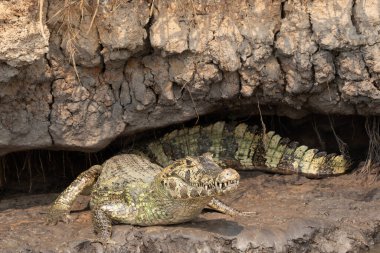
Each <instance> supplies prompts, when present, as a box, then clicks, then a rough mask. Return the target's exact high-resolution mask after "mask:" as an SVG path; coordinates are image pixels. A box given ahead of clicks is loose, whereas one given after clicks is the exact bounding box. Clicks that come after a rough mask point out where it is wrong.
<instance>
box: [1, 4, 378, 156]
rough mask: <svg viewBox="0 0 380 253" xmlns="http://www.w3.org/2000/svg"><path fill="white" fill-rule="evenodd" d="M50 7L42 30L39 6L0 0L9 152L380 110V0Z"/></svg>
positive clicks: (4, 132) (4, 148)
mask: <svg viewBox="0 0 380 253" xmlns="http://www.w3.org/2000/svg"><path fill="white" fill-rule="evenodd" d="M41 2H43V3H44V5H43V8H42V10H43V12H42V28H43V31H44V32H43V33H41V26H40V25H41V23H40V21H39V8H38V5H37V4H36V1H34V0H27V1H21V0H11V1H2V2H1V3H0V20H1V21H2V22H0V31H1V32H0V115H1V116H0V154H1V153H7V152H11V151H15V150H23V149H33V148H65V149H70V150H95V149H96V150H98V149H100V148H102V147H104V146H106V145H107V144H109V143H110V142H111V141H112V140H113V139H115V138H116V137H118V136H122V135H127V136H130V135H131V134H133V133H134V132H136V131H142V130H149V129H154V128H157V127H162V126H166V125H169V124H173V123H175V122H183V121H186V120H188V119H192V118H195V117H196V116H197V115H204V114H208V113H211V112H215V111H216V110H220V109H223V110H228V109H231V108H233V109H239V110H240V111H242V112H244V113H245V115H252V114H257V113H258V110H257V103H258V102H259V103H260V105H261V106H262V112H263V113H264V114H277V115H285V116H287V117H291V118H300V117H303V116H304V115H306V114H308V113H322V114H327V113H328V114H345V115H358V114H360V115H376V114H377V115H378V114H379V113H380V106H379V103H380V90H379V82H380V81H379V80H380V79H379V73H380V65H379V63H378V62H379V61H380V59H379V55H380V53H379V52H380V44H379V42H380V35H379V31H380V0H322V1H311V0H307V1H303V0H302V1H299V0H297V1H293V0H292V1H280V0H275V1H273V0H265V1H262V0H250V1H248V0H247V1H189V0H181V1H166V0H161V1H145V0H136V1H116V0H115V1H100V5H99V6H97V5H96V1H79V0H70V1H60V0H48V1H41ZM65 2H66V3H68V5H67V6H64V3H65ZM81 2H84V3H85V4H84V5H80V3H81ZM150 2H153V3H154V5H153V6H152V5H151V3H150ZM94 14H95V15H94ZM46 21H48V22H47V23H46ZM91 24H92V25H91ZM74 63H75V66H76V67H75V68H74V67H73V65H74ZM78 76H79V78H80V81H79V80H78ZM168 115H170V117H168Z"/></svg>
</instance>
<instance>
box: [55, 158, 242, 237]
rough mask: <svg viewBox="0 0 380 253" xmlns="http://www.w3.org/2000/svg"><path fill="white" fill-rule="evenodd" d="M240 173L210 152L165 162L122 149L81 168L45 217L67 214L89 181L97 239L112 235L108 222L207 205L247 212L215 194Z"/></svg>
mask: <svg viewBox="0 0 380 253" xmlns="http://www.w3.org/2000/svg"><path fill="white" fill-rule="evenodd" d="M239 178H240V177H239V174H238V173H237V172H236V171H235V170H233V169H225V170H223V169H221V168H220V166H218V165H217V164H216V163H214V162H213V160H212V157H211V156H210V155H208V154H205V155H203V156H199V157H186V158H183V159H179V160H177V161H175V162H173V163H172V164H170V165H169V166H167V167H165V168H161V167H160V166H159V165H157V164H154V163H151V162H150V161H149V159H148V158H147V157H145V156H142V155H136V154H121V155H117V156H114V157H112V158H111V159H109V160H107V161H106V162H105V163H104V164H103V165H101V166H100V165H95V166H93V167H91V168H90V169H88V170H87V171H85V172H83V173H82V174H81V175H79V176H78V178H77V179H76V180H75V181H74V182H73V183H72V184H71V185H70V186H69V187H68V188H67V189H66V190H65V191H64V192H63V193H62V194H61V195H60V196H59V197H58V198H57V200H56V201H55V202H54V204H53V205H52V207H51V209H50V212H49V218H48V219H49V222H50V223H57V222H58V221H59V220H65V219H66V218H67V217H68V214H69V212H70V207H71V206H72V203H73V202H74V200H75V199H76V197H77V196H78V194H80V193H81V192H83V190H84V189H85V188H87V187H92V188H93V189H92V192H91V200H90V207H91V210H92V213H93V223H94V230H95V232H96V233H97V234H98V236H99V238H100V240H105V241H107V240H108V239H109V238H110V236H111V229H112V222H118V223H125V224H133V225H140V226H150V225H166V224H176V223H181V222H186V221H189V220H191V219H194V218H195V217H196V216H198V215H199V213H200V212H201V211H202V209H203V208H204V207H206V206H207V205H208V206H209V207H210V208H213V209H216V210H218V211H221V212H223V213H226V214H230V215H238V214H241V215H245V214H249V213H241V212H239V211H237V210H234V209H233V208H231V207H228V206H227V205H225V204H223V203H222V202H220V201H219V200H217V199H215V198H214V197H216V196H218V195H222V194H226V193H228V192H231V191H233V190H235V189H236V188H237V186H238V183H239Z"/></svg>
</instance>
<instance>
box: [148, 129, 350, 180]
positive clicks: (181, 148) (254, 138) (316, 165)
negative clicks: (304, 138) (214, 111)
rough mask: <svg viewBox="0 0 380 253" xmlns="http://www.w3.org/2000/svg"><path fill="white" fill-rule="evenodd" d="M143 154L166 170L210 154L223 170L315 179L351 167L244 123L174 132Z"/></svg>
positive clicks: (343, 159) (340, 158)
mask: <svg viewBox="0 0 380 253" xmlns="http://www.w3.org/2000/svg"><path fill="white" fill-rule="evenodd" d="M143 152H144V153H146V154H147V155H148V156H149V157H150V158H151V159H152V160H153V161H155V162H157V163H158V164H160V165H163V166H165V165H167V164H170V163H171V162H172V161H173V160H176V159H178V158H181V157H185V156H188V155H190V156H198V155H201V154H203V153H205V152H210V153H212V154H213V155H214V158H213V159H214V161H215V162H216V163H218V164H219V165H220V166H221V167H231V168H234V169H237V170H254V169H259V170H265V171H271V172H276V173H281V174H302V175H305V176H308V177H312V178H320V177H326V176H331V175H339V174H343V173H345V172H346V171H347V169H348V166H349V161H348V158H347V157H345V156H343V155H335V154H326V152H319V151H318V150H317V149H309V148H308V147H307V146H304V145H299V144H298V143H297V142H294V141H290V140H289V139H288V138H282V137H281V136H279V135H277V134H275V133H274V132H272V131H270V132H267V133H265V134H263V132H262V130H261V129H259V128H258V127H257V126H249V125H247V124H244V123H241V124H231V123H225V122H217V123H215V124H211V125H208V126H195V127H192V128H183V129H179V130H175V131H173V132H171V133H168V134H166V135H165V136H163V137H162V138H159V139H157V140H155V141H153V142H149V143H148V144H147V145H146V146H145V147H144V148H143Z"/></svg>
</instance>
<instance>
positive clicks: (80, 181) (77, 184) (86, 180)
mask: <svg viewBox="0 0 380 253" xmlns="http://www.w3.org/2000/svg"><path fill="white" fill-rule="evenodd" d="M101 171H102V166H100V165H94V166H92V167H91V168H89V169H88V170H86V171H84V172H82V173H81V174H80V175H79V176H78V177H77V178H76V179H75V180H74V181H73V182H72V183H71V184H70V185H69V186H68V187H67V188H66V189H65V190H64V191H63V192H62V193H61V194H60V195H59V196H58V198H57V199H56V200H55V201H54V203H53V205H52V206H51V207H50V210H49V214H48V218H47V223H48V224H53V225H55V224H57V223H58V222H59V221H63V222H68V221H69V220H70V216H69V214H70V208H71V206H72V205H73V203H74V201H75V199H76V198H77V197H78V195H79V194H80V193H81V192H82V191H83V190H84V189H85V188H88V187H91V186H92V185H93V184H94V183H95V182H96V180H97V178H98V177H99V175H100V173H101Z"/></svg>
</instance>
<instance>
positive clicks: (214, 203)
mask: <svg viewBox="0 0 380 253" xmlns="http://www.w3.org/2000/svg"><path fill="white" fill-rule="evenodd" d="M207 206H208V207H209V208H211V209H213V210H215V211H218V212H221V213H224V214H227V215H231V216H252V215H255V214H256V212H241V211H239V210H236V209H235V208H232V207H230V206H228V205H227V204H225V203H223V202H222V201H220V200H219V199H216V198H212V200H211V201H210V203H208V205H207Z"/></svg>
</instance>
